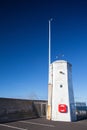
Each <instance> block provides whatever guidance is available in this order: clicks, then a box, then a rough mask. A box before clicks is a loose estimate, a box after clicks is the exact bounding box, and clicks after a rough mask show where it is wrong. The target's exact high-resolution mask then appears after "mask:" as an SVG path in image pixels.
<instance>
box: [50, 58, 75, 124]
mask: <svg viewBox="0 0 87 130" xmlns="http://www.w3.org/2000/svg"><path fill="white" fill-rule="evenodd" d="M50 74H51V75H52V77H51V78H50V80H51V81H50V82H51V83H52V86H53V87H52V102H51V105H52V109H51V119H52V120H54V121H69V122H70V121H75V120H76V116H75V106H74V95H73V85H72V66H71V64H69V63H68V62H66V61H63V60H59V61H55V62H53V63H52V65H51V73H50ZM60 85H62V87H61V86H60ZM59 104H66V105H67V112H66V113H61V112H59V111H58V105H59Z"/></svg>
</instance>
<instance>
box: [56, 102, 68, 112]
mask: <svg viewBox="0 0 87 130" xmlns="http://www.w3.org/2000/svg"><path fill="white" fill-rule="evenodd" d="M58 111H59V112H61V113H66V112H67V105H66V104H59V105H58Z"/></svg>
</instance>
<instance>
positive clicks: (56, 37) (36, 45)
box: [0, 0, 87, 100]
mask: <svg viewBox="0 0 87 130" xmlns="http://www.w3.org/2000/svg"><path fill="white" fill-rule="evenodd" d="M51 17H52V18H53V21H52V62H53V61H55V60H56V58H55V57H56V55H59V54H64V57H63V58H62V59H63V60H68V61H69V62H70V63H71V64H72V71H73V88H74V94H75V98H76V99H78V100H79V99H80V100H87V69H86V66H87V2H86V1H85V0H1V1H0V97H10V98H26V99H29V98H36V99H47V94H48V20H49V19H50V18H51Z"/></svg>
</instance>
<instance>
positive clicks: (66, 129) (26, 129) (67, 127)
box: [0, 118, 87, 130]
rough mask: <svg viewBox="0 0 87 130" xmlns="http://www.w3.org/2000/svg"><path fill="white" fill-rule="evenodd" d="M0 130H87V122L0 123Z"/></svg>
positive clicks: (44, 120) (40, 120)
mask: <svg viewBox="0 0 87 130" xmlns="http://www.w3.org/2000/svg"><path fill="white" fill-rule="evenodd" d="M0 130H87V120H82V121H78V122H72V123H68V122H55V121H48V120H46V119H45V118H38V119H29V120H22V121H15V122H9V123H0Z"/></svg>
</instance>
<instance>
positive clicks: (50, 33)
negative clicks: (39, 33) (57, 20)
mask: <svg viewBox="0 0 87 130" xmlns="http://www.w3.org/2000/svg"><path fill="white" fill-rule="evenodd" d="M52 20H53V19H52V18H51V19H50V20H49V68H50V64H51V21H52Z"/></svg>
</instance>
